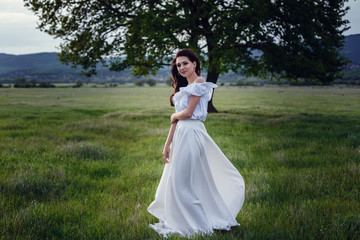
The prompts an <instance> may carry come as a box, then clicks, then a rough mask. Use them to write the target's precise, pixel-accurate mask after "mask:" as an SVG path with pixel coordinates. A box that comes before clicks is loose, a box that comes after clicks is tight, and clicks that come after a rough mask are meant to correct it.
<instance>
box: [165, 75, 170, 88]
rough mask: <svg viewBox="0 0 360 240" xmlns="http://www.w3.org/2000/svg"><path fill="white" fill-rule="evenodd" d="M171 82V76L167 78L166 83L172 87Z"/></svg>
mask: <svg viewBox="0 0 360 240" xmlns="http://www.w3.org/2000/svg"><path fill="white" fill-rule="evenodd" d="M171 82H172V80H171V78H170V77H169V78H167V79H166V80H165V84H166V85H168V86H169V87H171Z"/></svg>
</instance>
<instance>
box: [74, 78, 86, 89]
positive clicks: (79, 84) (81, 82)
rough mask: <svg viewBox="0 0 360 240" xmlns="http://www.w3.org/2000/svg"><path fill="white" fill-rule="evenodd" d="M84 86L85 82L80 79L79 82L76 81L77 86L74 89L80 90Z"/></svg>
mask: <svg viewBox="0 0 360 240" xmlns="http://www.w3.org/2000/svg"><path fill="white" fill-rule="evenodd" d="M83 84H84V83H83V81H81V80H80V79H78V80H76V82H75V85H74V86H73V87H74V88H79V87H82V85H83Z"/></svg>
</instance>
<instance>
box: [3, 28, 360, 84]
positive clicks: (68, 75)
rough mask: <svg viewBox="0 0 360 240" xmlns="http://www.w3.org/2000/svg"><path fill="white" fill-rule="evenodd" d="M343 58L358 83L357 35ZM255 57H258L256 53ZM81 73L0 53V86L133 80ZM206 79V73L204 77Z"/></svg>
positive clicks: (42, 59) (41, 56)
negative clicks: (28, 82) (27, 81)
mask: <svg viewBox="0 0 360 240" xmlns="http://www.w3.org/2000/svg"><path fill="white" fill-rule="evenodd" d="M342 53H343V55H344V56H345V57H347V58H348V59H350V61H351V64H349V66H348V68H347V71H346V72H345V76H344V79H345V80H349V79H360V76H358V75H359V68H360V34H355V35H349V36H346V38H345V42H344V48H343V51H342ZM254 54H256V55H258V54H259V53H258V52H255V53H254ZM80 71H81V70H80V69H73V68H71V67H70V66H67V65H62V64H60V62H59V61H58V57H57V53H54V52H51V53H34V54H24V55H12V54H5V53H0V82H12V81H13V79H15V78H17V77H25V78H28V79H36V80H38V81H50V82H74V81H75V80H77V79H83V80H84V81H91V82H105V81H107V82H119V81H123V82H131V81H133V80H134V79H135V78H136V77H134V76H132V75H131V72H130V70H126V71H121V72H110V71H108V70H107V69H103V68H99V69H98V70H97V72H98V74H97V75H95V76H92V77H91V78H90V79H89V78H85V77H83V76H81V75H80ZM204 74H205V75H206V73H204ZM169 76H170V71H169V67H166V68H164V69H161V70H160V71H158V73H157V75H156V76H149V78H154V79H157V80H164V79H166V78H168V77H169ZM220 78H221V79H223V80H226V81H236V80H238V79H239V78H241V75H240V74H237V73H228V74H224V75H221V76H220Z"/></svg>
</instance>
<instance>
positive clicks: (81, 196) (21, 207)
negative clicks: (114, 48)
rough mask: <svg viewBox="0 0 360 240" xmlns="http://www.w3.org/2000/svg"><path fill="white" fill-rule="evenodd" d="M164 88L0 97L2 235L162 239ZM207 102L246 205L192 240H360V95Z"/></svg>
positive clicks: (306, 90)
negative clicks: (158, 226)
mask: <svg viewBox="0 0 360 240" xmlns="http://www.w3.org/2000/svg"><path fill="white" fill-rule="evenodd" d="M170 92H171V89H170V88H168V87H161V86H158V87H154V88H149V87H142V88H135V87H133V88H130V87H129V88H121V87H119V88H76V89H73V88H67V89H65V88H53V89H13V88H11V89H10V88H9V89H0V239H160V237H159V236H158V235H157V233H155V232H154V231H153V230H152V229H150V228H149V226H148V225H149V223H154V222H156V221H157V220H156V218H154V217H153V216H151V215H150V214H149V213H148V212H147V210H146V209H147V207H148V205H149V204H150V203H151V202H152V201H153V199H154V195H155V191H156V187H157V185H158V183H159V181H160V177H161V173H162V170H163V167H164V163H163V161H162V159H161V153H162V148H163V144H164V142H165V140H166V136H167V133H168V130H169V127H170V115H171V113H172V112H173V111H174V110H173V108H171V107H170V106H169V100H168V97H169V94H170ZM214 105H215V106H216V107H217V108H218V110H219V111H220V112H219V113H216V114H209V115H208V118H207V121H206V123H205V126H206V128H207V131H208V133H209V135H210V136H211V137H212V138H213V139H214V141H215V142H216V143H217V144H218V146H219V147H220V149H221V150H222V151H223V152H224V153H225V155H226V156H227V157H228V158H229V159H230V161H231V162H232V163H233V164H234V166H235V167H236V168H237V169H238V170H239V172H240V173H241V174H242V176H243V177H244V180H245V184H246V199H245V203H244V206H243V208H242V210H241V211H240V213H239V214H238V216H237V220H238V222H239V223H240V224H241V226H239V227H235V228H233V229H232V230H231V231H230V232H226V231H215V233H214V234H213V235H212V236H204V237H202V236H198V237H196V239H359V238H360V214H359V213H360V192H359V190H360V187H359V186H360V89H359V88H340V87H291V88H290V87H261V88H237V87H220V88H218V89H217V90H216V91H215V98H214ZM170 239H178V237H176V236H172V237H170Z"/></svg>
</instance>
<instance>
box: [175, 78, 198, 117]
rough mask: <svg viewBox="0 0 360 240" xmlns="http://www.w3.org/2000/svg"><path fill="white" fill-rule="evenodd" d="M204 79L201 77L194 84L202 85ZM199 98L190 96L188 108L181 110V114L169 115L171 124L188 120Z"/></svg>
mask: <svg viewBox="0 0 360 240" xmlns="http://www.w3.org/2000/svg"><path fill="white" fill-rule="evenodd" d="M204 82H205V79H204V78H203V77H198V78H197V79H195V83H204ZM200 98H201V96H195V95H190V99H189V104H188V107H187V108H185V109H184V110H182V111H181V112H177V113H174V114H173V115H171V122H174V121H177V120H184V119H188V118H190V117H191V116H192V115H193V112H194V110H195V107H196V105H197V104H198V102H199V101H200Z"/></svg>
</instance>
